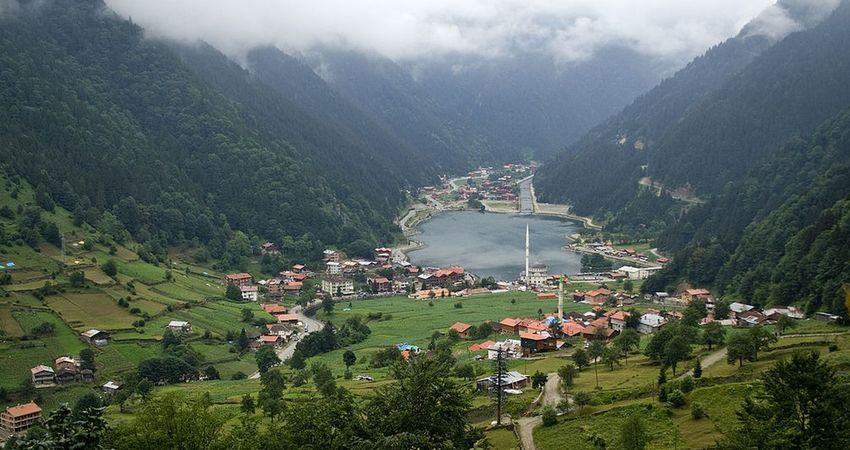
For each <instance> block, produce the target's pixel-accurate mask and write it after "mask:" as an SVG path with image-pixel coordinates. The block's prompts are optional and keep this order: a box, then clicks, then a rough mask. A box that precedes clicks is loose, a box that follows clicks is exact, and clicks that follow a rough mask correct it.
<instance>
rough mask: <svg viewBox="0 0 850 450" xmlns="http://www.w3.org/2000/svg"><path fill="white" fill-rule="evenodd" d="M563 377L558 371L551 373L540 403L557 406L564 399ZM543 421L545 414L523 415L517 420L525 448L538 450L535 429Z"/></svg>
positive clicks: (521, 440)
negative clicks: (562, 393)
mask: <svg viewBox="0 0 850 450" xmlns="http://www.w3.org/2000/svg"><path fill="white" fill-rule="evenodd" d="M560 384H561V378H560V377H559V376H558V374H557V373H550V374H549V376H548V377H547V378H546V384H545V385H544V386H543V393H542V394H541V396H540V399H539V403H540V404H541V405H543V406H551V407H553V408H554V407H556V406H558V404H559V403H561V401H562V400H563V399H564V397H563V396H561V389H560ZM542 423H543V416H533V417H521V418H520V419H518V420H517V421H516V427H517V433H518V434H519V439H520V443H521V444H522V448H523V449H524V450H537V446H535V445H534V429H535V428H537V427H538V426H540V424H542Z"/></svg>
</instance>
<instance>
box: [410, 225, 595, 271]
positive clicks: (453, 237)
mask: <svg viewBox="0 0 850 450" xmlns="http://www.w3.org/2000/svg"><path fill="white" fill-rule="evenodd" d="M526 223H527V224H529V226H530V228H531V263H532V264H533V263H535V262H538V261H539V262H542V263H545V264H547V265H548V266H549V273H552V274H554V273H567V274H571V273H578V272H580V270H581V257H580V256H579V255H576V254H575V253H569V252H566V251H564V250H563V249H562V247H563V246H564V245H566V244H568V243H569V241H568V240H567V238H566V236H568V235H570V234H573V233H577V232H578V231H579V230H580V229H581V226H580V225H579V224H577V223H575V222H571V221H567V220H563V219H559V218H554V217H542V216H517V215H509V214H482V213H479V212H473V211H453V212H447V213H444V214H440V215H438V216H436V217H434V218H433V219H431V220H429V221H427V222H424V223H422V224H421V225H419V229H420V231H421V234H418V235H416V237H415V238H414V239H416V240H417V241H420V242H422V243H423V244H425V248H423V249H421V250H417V251H415V252H412V253H410V261H411V262H412V263H413V264H417V265H420V266H426V267H427V266H435V267H445V266H449V265H452V264H457V265H461V266H463V267H464V268H465V269H466V270H467V271H470V272H472V273H475V274H477V275H480V276H482V277H489V276H492V277H494V278H496V279H497V280H505V281H512V280H515V279H517V278H518V277H519V274H520V272H522V271H523V270H524V269H525V224H526Z"/></svg>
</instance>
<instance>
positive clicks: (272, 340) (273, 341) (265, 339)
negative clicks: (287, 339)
mask: <svg viewBox="0 0 850 450" xmlns="http://www.w3.org/2000/svg"><path fill="white" fill-rule="evenodd" d="M282 341H283V338H282V337H280V336H278V335H276V334H273V335H265V336H260V343H261V344H263V345H266V344H270V345H274V346H275V347H277V346H278V345H280V343H281V342H282Z"/></svg>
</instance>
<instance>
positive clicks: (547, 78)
mask: <svg viewBox="0 0 850 450" xmlns="http://www.w3.org/2000/svg"><path fill="white" fill-rule="evenodd" d="M671 64H672V63H670V62H662V61H660V60H658V59H657V58H653V57H649V56H647V55H643V54H640V53H638V52H636V51H634V50H631V49H628V48H624V47H615V46H611V47H606V48H602V49H600V50H598V51H597V52H595V53H594V54H593V55H591V56H590V57H588V58H587V59H585V60H578V61H568V62H557V61H555V60H553V57H552V56H551V55H548V54H540V53H534V52H530V53H520V54H517V55H514V56H511V57H505V58H499V59H494V60H481V61H468V60H457V61H448V62H446V61H439V62H430V63H418V64H414V65H412V67H411V68H410V70H411V71H412V72H413V73H414V74H415V78H416V80H417V81H418V82H419V83H420V84H421V85H422V87H423V88H424V89H425V90H426V91H427V92H428V93H429V94H431V96H433V97H434V98H436V99H437V100H438V101H439V102H440V103H441V104H443V105H446V107H447V109H449V110H451V111H454V112H456V113H457V114H458V115H460V116H461V117H463V118H464V119H465V120H466V121H467V122H469V123H472V124H474V125H475V126H476V129H478V130H480V131H481V132H482V133H484V134H485V135H487V136H491V137H492V138H493V139H497V140H498V141H499V142H502V143H505V144H506V145H507V146H508V147H509V148H510V149H511V152H512V153H514V154H517V155H520V156H521V157H525V158H534V159H537V160H544V159H549V158H550V157H551V156H553V155H554V154H555V153H556V152H557V151H559V150H561V149H563V148H564V147H565V146H566V145H567V144H571V143H573V142H574V141H576V140H577V139H578V138H580V137H581V136H582V135H584V134H585V133H586V132H587V131H589V130H590V129H591V128H593V127H594V126H596V125H597V124H599V123H600V122H602V121H603V120H605V119H606V118H608V117H610V116H611V115H613V114H615V113H616V112H618V111H619V110H620V109H622V108H623V107H624V106H625V105H627V104H628V103H629V102H631V101H632V100H634V99H635V98H636V97H637V96H638V95H640V94H641V93H642V92H645V91H646V90H648V89H650V88H651V87H652V86H653V85H655V84H656V83H658V81H659V80H660V79H661V78H662V76H663V75H664V73H665V71H666V70H669V67H670V65H671Z"/></svg>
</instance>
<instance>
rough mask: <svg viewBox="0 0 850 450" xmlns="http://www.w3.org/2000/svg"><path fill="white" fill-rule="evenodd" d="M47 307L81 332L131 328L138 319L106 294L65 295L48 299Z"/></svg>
mask: <svg viewBox="0 0 850 450" xmlns="http://www.w3.org/2000/svg"><path fill="white" fill-rule="evenodd" d="M47 305H48V306H50V308H51V309H53V310H54V311H56V313H57V314H59V315H60V316H61V317H62V319H63V320H65V322H66V323H68V325H70V326H72V327H74V328H75V329H77V330H79V331H85V330H88V329H90V328H97V329H103V330H115V329H121V328H131V327H132V324H133V321H134V320H137V319H138V318H137V317H135V316H133V315H132V314H130V313H129V312H128V309H127V308H122V307H120V306H118V304H117V303H116V302H115V300H113V299H112V297H110V296H109V295H106V294H96V293H86V294H63V295H61V296H57V297H50V298H48V299H47Z"/></svg>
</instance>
